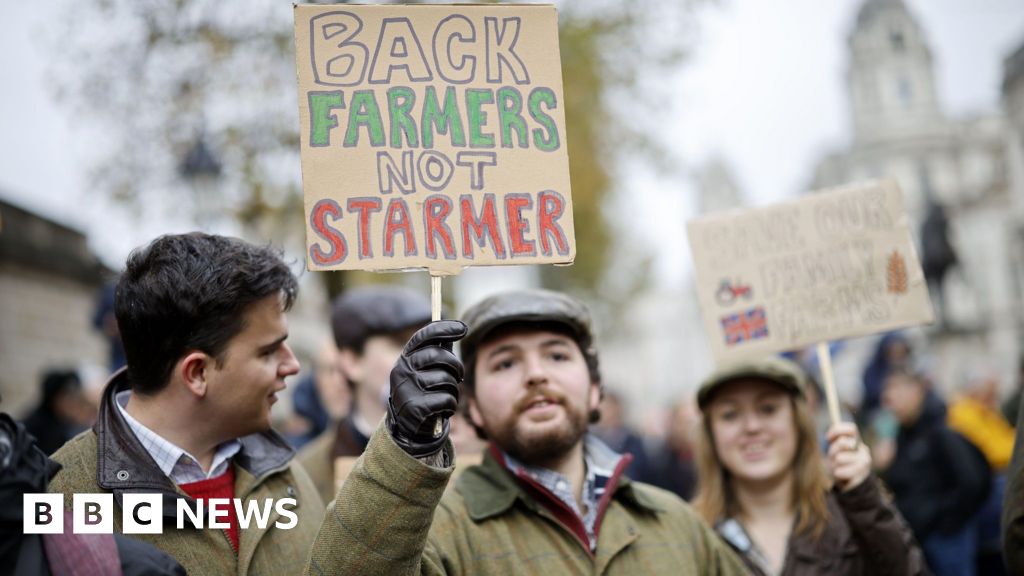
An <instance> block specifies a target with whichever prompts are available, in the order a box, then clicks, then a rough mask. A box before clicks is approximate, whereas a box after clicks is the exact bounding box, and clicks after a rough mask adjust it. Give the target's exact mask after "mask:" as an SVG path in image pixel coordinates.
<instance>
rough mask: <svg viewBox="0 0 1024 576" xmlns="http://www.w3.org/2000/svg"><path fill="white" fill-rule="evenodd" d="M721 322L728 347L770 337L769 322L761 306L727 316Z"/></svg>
mask: <svg viewBox="0 0 1024 576" xmlns="http://www.w3.org/2000/svg"><path fill="white" fill-rule="evenodd" d="M721 321H722V331H723V332H725V345H726V346H735V345H736V344H740V343H742V342H747V341H749V340H758V339H760V338H767V337H768V321H767V319H765V315H764V308H762V307H761V306H758V307H756V308H751V309H749V310H745V311H743V312H739V313H737V314H726V315H725V316H722V319H721Z"/></svg>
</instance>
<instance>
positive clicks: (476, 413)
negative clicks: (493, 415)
mask: <svg viewBox="0 0 1024 576" xmlns="http://www.w3.org/2000/svg"><path fill="white" fill-rule="evenodd" d="M465 401H466V402H469V421H470V422H472V423H473V425H474V426H476V427H477V428H480V429H481V430H482V429H483V427H484V419H483V417H481V416H480V410H479V409H478V408H477V407H476V398H473V397H471V396H470V397H467V398H465Z"/></svg>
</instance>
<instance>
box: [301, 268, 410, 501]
mask: <svg viewBox="0 0 1024 576" xmlns="http://www.w3.org/2000/svg"><path fill="white" fill-rule="evenodd" d="M427 322H430V301H429V300H427V298H426V297H425V296H423V295H421V294H420V293H418V292H414V291H413V290H410V289H408V288H403V287H399V286H364V287H359V288H353V289H351V290H349V291H348V292H345V293H344V294H342V295H341V296H339V297H338V298H337V299H336V300H335V302H334V305H333V306H332V309H331V328H332V331H333V332H334V343H335V344H336V345H337V347H338V355H337V362H338V365H339V368H340V369H341V374H342V376H343V378H344V380H345V382H347V383H348V385H349V386H350V387H351V390H352V409H351V411H350V412H349V414H348V415H347V416H346V417H345V418H344V419H342V420H341V421H340V422H337V424H336V425H335V426H330V427H328V429H327V431H326V432H324V433H323V434H321V435H320V436H319V437H318V438H317V439H315V440H313V441H312V442H310V443H309V445H307V446H306V447H305V448H303V449H302V450H301V451H300V452H299V461H300V462H302V465H303V466H304V467H305V468H306V470H307V471H308V472H309V476H310V478H312V479H313V483H314V484H315V485H316V487H317V490H318V491H319V492H320V498H321V499H322V500H323V501H324V502H330V501H331V500H333V499H334V494H335V493H336V492H337V491H338V489H337V487H336V482H337V481H338V480H339V479H337V478H335V461H336V460H337V459H338V458H343V457H355V456H359V455H360V454H362V453H363V450H365V449H366V444H367V443H368V442H369V441H370V435H371V434H373V430H374V429H375V428H376V427H377V424H378V423H379V422H380V421H381V419H382V418H383V417H384V412H385V410H386V409H387V393H388V376H389V375H390V373H391V367H392V366H394V364H395V360H397V359H398V357H399V356H400V355H401V353H402V346H404V345H405V342H406V340H408V339H409V337H410V336H412V333H413V332H415V331H416V330H418V329H420V328H422V327H423V326H424V325H425V324H427Z"/></svg>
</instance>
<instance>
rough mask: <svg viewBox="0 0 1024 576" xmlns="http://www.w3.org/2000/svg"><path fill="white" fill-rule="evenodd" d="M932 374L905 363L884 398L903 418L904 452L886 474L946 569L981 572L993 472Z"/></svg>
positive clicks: (935, 563)
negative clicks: (982, 522) (957, 423)
mask: <svg viewBox="0 0 1024 576" xmlns="http://www.w3.org/2000/svg"><path fill="white" fill-rule="evenodd" d="M930 388H931V386H930V385H929V381H928V379H927V377H926V376H924V375H923V374H921V373H913V372H908V371H905V370H899V371H896V372H893V373H892V374H890V375H889V376H888V377H887V378H886V381H885V387H884V388H883V393H882V402H883V404H884V405H885V407H886V409H888V410H889V411H890V412H891V413H892V414H893V416H894V417H895V418H896V421H897V422H898V423H899V432H898V435H897V439H896V453H895V456H894V457H893V459H892V462H891V463H890V465H889V467H888V468H887V469H886V471H885V473H884V475H883V478H884V480H885V482H886V484H887V485H888V486H889V488H890V489H891V490H892V493H893V497H894V499H895V502H896V506H897V507H898V508H899V509H900V512H902V514H903V516H904V517H905V518H906V519H907V521H908V522H909V523H910V527H911V528H912V529H913V531H914V535H915V536H916V537H917V538H918V540H919V541H920V542H921V545H922V547H923V548H924V552H925V556H926V557H927V559H928V565H929V566H930V567H931V568H932V570H933V571H934V572H935V573H936V574H938V575H939V576H945V575H950V576H952V575H958V576H963V575H973V574H975V561H976V559H975V557H976V554H977V549H978V542H977V525H976V520H975V518H976V515H977V514H978V512H979V511H980V510H981V508H982V506H983V504H984V502H985V500H986V498H987V497H988V494H989V491H990V488H991V482H992V473H991V469H990V468H989V464H988V461H987V460H986V459H985V456H984V454H982V453H981V451H980V450H978V449H977V448H976V447H975V446H974V445H973V444H971V443H970V442H969V441H967V440H966V439H965V438H964V437H963V436H961V435H960V434H958V433H957V432H955V431H953V430H952V429H950V428H949V426H947V424H946V409H945V406H944V405H943V404H942V401H941V399H940V398H939V397H938V395H937V394H935V393H933V392H931V390H930Z"/></svg>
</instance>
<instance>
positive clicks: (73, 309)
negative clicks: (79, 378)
mask: <svg viewBox="0 0 1024 576" xmlns="http://www.w3.org/2000/svg"><path fill="white" fill-rule="evenodd" d="M111 274H112V272H111V271H110V270H109V269H107V268H106V267H105V266H103V264H101V263H100V261H99V259H98V258H97V257H96V256H95V255H94V254H93V253H92V252H90V250H89V248H88V245H87V242H86V237H85V235H84V234H82V233H81V232H79V231H77V230H74V229H72V228H70V227H68V226H65V225H63V224H60V223H57V222H54V221H53V220H50V219H48V218H44V217H42V216H40V215H38V214H35V213H32V212H30V211H28V210H25V209H23V208H20V207H18V206H15V205H13V204H10V203H8V202H4V201H2V200H0V366H2V367H3V369H2V370H0V399H2V403H0V411H4V412H9V413H11V414H12V415H14V416H15V417H19V416H21V415H22V414H23V413H24V412H26V411H27V410H28V409H29V408H30V407H31V406H33V405H34V403H35V402H36V401H37V400H38V388H39V381H40V378H41V375H42V373H43V372H44V371H45V370H47V369H49V368H55V367H59V368H73V369H77V368H79V367H81V366H82V365H94V366H105V365H106V363H107V353H108V352H107V345H106V341H105V340H104V338H103V337H102V336H101V335H100V333H99V332H97V331H96V330H95V329H94V328H93V326H92V317H93V312H94V310H95V306H96V301H97V297H98V294H99V291H100V288H101V287H102V286H103V283H104V282H105V281H106V280H107V279H109V278H110V275H111Z"/></svg>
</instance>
